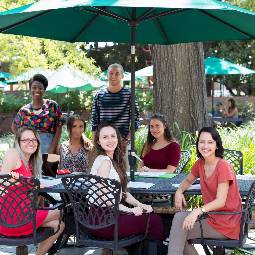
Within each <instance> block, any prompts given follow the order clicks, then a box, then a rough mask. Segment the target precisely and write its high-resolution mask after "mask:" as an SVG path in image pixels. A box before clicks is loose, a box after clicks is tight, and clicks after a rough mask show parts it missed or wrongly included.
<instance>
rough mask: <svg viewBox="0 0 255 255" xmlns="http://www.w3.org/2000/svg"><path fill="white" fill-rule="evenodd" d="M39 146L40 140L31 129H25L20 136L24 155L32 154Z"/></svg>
mask: <svg viewBox="0 0 255 255" xmlns="http://www.w3.org/2000/svg"><path fill="white" fill-rule="evenodd" d="M37 147H38V140H37V138H36V137H35V134H34V132H33V131H31V130H25V131H24V132H23V133H22V134H21V136H20V149H21V151H22V152H23V153H24V155H27V156H29V157H30V156H31V155H32V154H34V153H35V151H36V149H37Z"/></svg>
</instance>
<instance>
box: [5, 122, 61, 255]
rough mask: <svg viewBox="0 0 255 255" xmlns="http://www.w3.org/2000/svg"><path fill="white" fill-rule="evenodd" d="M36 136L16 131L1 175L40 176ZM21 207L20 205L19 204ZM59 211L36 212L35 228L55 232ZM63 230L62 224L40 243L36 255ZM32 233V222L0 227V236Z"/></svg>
mask: <svg viewBox="0 0 255 255" xmlns="http://www.w3.org/2000/svg"><path fill="white" fill-rule="evenodd" d="M39 145H40V142H39V139H38V135H37V133H36V132H35V130H33V129H32V128H29V127H22V128H20V129H18V131H17V133H16V137H15V144H14V148H12V149H10V150H9V151H7V152H6V154H5V157H4V160H3V165H2V170H1V174H10V175H11V176H12V177H13V178H18V177H19V176H20V175H23V176H25V177H32V176H33V177H37V178H39V177H40V176H41V162H42V160H41V155H40V154H41V153H40V152H39ZM21 206H22V203H21ZM59 218H60V212H59V210H52V211H44V210H37V213H36V228H39V227H50V228H53V229H54V231H56V230H57V228H58V224H59ZM63 229H64V223H63V222H62V223H61V225H60V230H59V231H58V232H57V233H56V234H55V235H53V236H51V237H49V238H48V239H46V240H44V241H43V242H41V243H40V244H39V246H38V249H37V252H36V254H37V255H44V254H46V253H47V251H48V250H49V248H50V247H51V246H52V244H53V243H54V242H55V240H57V238H58V236H59V235H60V234H61V233H62V231H63ZM32 233H33V224H32V222H31V223H29V224H26V225H24V226H21V227H18V228H6V227H3V226H0V234H2V235H5V236H21V235H29V234H32Z"/></svg>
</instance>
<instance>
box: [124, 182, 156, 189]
mask: <svg viewBox="0 0 255 255" xmlns="http://www.w3.org/2000/svg"><path fill="white" fill-rule="evenodd" d="M153 185H154V183H148V182H132V181H131V182H129V183H128V185H127V187H128V188H133V189H149V188H151V187H152V186H153Z"/></svg>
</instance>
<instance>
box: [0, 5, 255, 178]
mask: <svg viewBox="0 0 255 255" xmlns="http://www.w3.org/2000/svg"><path fill="white" fill-rule="evenodd" d="M254 24H255V13H253V12H250V11H248V10H244V9H241V8H238V7H235V6H233V5H230V4H227V3H224V2H220V1H216V0H178V1H169V0H160V1H159V0H150V1H148V0H129V1H127V0H107V1H106V0H54V1H52V0H41V1H39V2H36V3H33V4H30V5H25V6H23V7H20V8H16V9H13V10H9V11H6V12H2V13H0V32H1V33H7V34H18V35H28V36H36V37H42V38H49V39H56V40H63V41H68V42H89V41H94V42H100V41H103V42H107V41H111V42H112V41H114V42H123V43H130V44H131V59H130V61H131V95H132V96H131V154H132V152H134V133H135V125H134V123H135V114H134V113H135V44H136V43H145V44H153V43H155V44H174V43H181V42H182V43H184V42H197V41H216V40H248V39H253V38H255V26H254ZM131 160H132V161H131V164H130V165H131V179H132V180H133V179H134V171H133V166H134V159H133V157H131Z"/></svg>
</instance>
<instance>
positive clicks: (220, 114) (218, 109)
mask: <svg viewBox="0 0 255 255" xmlns="http://www.w3.org/2000/svg"><path fill="white" fill-rule="evenodd" d="M213 117H224V105H223V104H222V103H221V102H219V103H217V104H216V111H215V112H214V115H213Z"/></svg>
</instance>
